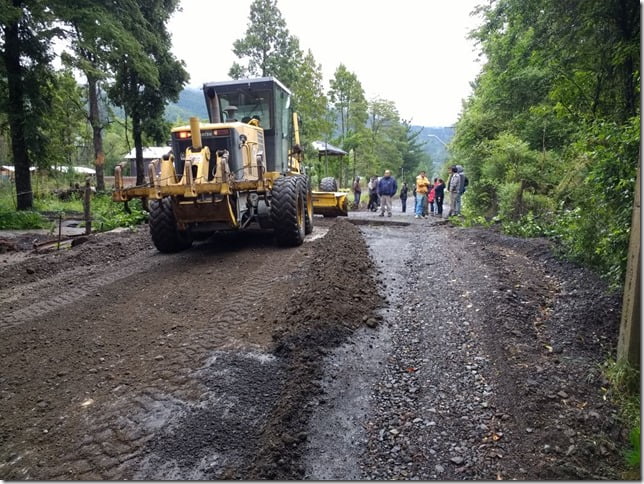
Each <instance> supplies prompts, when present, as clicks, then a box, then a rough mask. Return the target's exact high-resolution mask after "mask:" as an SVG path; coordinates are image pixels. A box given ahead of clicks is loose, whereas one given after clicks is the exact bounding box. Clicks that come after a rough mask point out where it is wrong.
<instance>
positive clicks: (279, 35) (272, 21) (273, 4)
mask: <svg viewBox="0 0 644 484" xmlns="http://www.w3.org/2000/svg"><path fill="white" fill-rule="evenodd" d="M233 53H234V54H235V55H236V56H237V57H238V58H240V59H245V60H246V65H242V64H240V63H238V62H234V63H233V65H232V67H231V68H230V71H229V72H228V75H229V76H230V77H232V78H233V79H241V78H244V77H252V76H260V77H266V76H273V77H276V78H277V79H279V80H280V81H281V82H282V83H284V84H285V85H286V86H287V87H289V88H291V86H293V85H294V84H295V82H296V80H297V78H298V76H299V65H300V64H301V63H302V61H303V53H302V51H301V50H300V43H299V40H298V39H297V37H294V36H292V35H291V34H290V33H289V31H288V28H287V27H286V21H285V20H284V18H283V17H282V13H281V12H280V10H279V9H278V8H277V1H276V0H254V1H253V3H252V4H251V6H250V15H249V19H248V26H247V29H246V33H245V35H244V37H243V38H241V39H238V40H235V42H233Z"/></svg>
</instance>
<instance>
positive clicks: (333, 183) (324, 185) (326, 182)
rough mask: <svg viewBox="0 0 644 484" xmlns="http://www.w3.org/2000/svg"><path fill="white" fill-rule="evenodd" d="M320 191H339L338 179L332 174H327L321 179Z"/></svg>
mask: <svg viewBox="0 0 644 484" xmlns="http://www.w3.org/2000/svg"><path fill="white" fill-rule="evenodd" d="M320 191H322V192H337V191H338V181H337V180H336V179H335V178H333V177H332V176H327V177H324V178H322V180H320Z"/></svg>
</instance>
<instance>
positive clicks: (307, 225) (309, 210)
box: [297, 175, 313, 235]
mask: <svg viewBox="0 0 644 484" xmlns="http://www.w3.org/2000/svg"><path fill="white" fill-rule="evenodd" d="M297 182H298V185H299V189H300V191H301V192H302V196H303V197H304V207H305V209H304V233H305V234H306V235H309V234H310V233H312V232H313V194H312V193H311V179H310V178H309V177H308V176H306V175H299V176H298V177H297Z"/></svg>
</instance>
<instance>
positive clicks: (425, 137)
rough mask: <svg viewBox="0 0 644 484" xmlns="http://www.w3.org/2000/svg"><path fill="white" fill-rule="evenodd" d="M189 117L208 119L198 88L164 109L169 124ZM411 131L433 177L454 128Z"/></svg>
mask: <svg viewBox="0 0 644 484" xmlns="http://www.w3.org/2000/svg"><path fill="white" fill-rule="evenodd" d="M191 116H197V117H198V118H199V119H204V120H205V119H208V111H207V110H206V101H205V99H204V95H203V91H202V90H201V89H199V88H193V87H188V88H186V89H184V90H183V91H181V94H179V100H178V101H177V102H176V103H170V104H169V105H168V106H167V107H166V110H165V119H166V120H167V121H169V122H171V123H176V122H177V121H180V122H184V121H185V122H186V123H187V122H188V120H189V119H190V117H191ZM412 129H414V130H421V129H422V134H421V135H420V138H421V140H422V141H424V142H425V151H426V152H427V153H428V154H429V156H430V157H431V159H432V162H433V165H434V166H433V172H432V173H431V174H430V175H434V174H435V172H438V170H439V169H440V168H441V167H442V166H443V164H444V163H445V161H446V160H447V158H448V153H447V149H446V148H445V145H446V144H448V143H449V142H450V140H451V139H452V137H453V136H454V128H453V127H451V126H448V127H430V126H416V125H413V126H412ZM437 138H438V139H437ZM441 141H442V142H441ZM443 143H444V144H445V145H444V144H443Z"/></svg>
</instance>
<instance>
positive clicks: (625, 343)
mask: <svg viewBox="0 0 644 484" xmlns="http://www.w3.org/2000/svg"><path fill="white" fill-rule="evenodd" d="M640 190H641V182H640V166H639V165H638V167H637V178H636V180H635V196H634V199H633V215H632V218H631V234H630V240H629V243H628V262H627V265H626V278H625V281H624V297H623V300H622V319H621V323H620V327H619V342H618V343H617V361H624V362H626V363H628V364H629V365H630V366H631V367H632V368H635V369H637V370H639V368H640V338H641V328H640V325H641V315H642V312H641V305H640V304H641V302H640V288H641V281H640V270H641V234H640V229H641V224H640V214H641V208H640V204H641V195H640Z"/></svg>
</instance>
